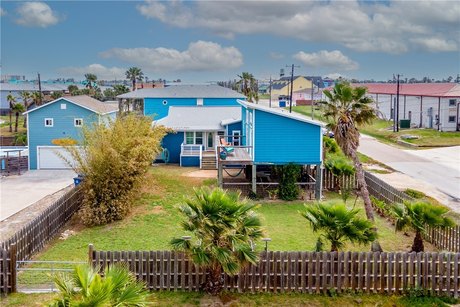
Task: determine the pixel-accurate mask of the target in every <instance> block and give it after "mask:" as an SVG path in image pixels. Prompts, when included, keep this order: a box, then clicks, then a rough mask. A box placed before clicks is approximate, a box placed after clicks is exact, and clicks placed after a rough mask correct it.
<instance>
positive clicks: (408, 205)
mask: <svg viewBox="0 0 460 307" xmlns="http://www.w3.org/2000/svg"><path fill="white" fill-rule="evenodd" d="M392 211H393V216H394V217H395V219H396V229H395V230H396V231H403V230H406V229H412V230H413V231H415V238H414V242H413V244H412V247H411V251H412V252H417V253H418V252H423V251H424V246H423V237H422V234H423V233H424V232H425V228H426V226H431V227H440V228H446V227H452V226H454V225H455V223H454V222H453V221H452V220H451V219H450V218H448V217H446V216H445V215H446V213H447V212H448V209H447V208H445V207H441V206H435V205H432V204H430V203H427V202H423V201H416V202H404V203H403V204H397V205H395V206H394V207H393V209H392Z"/></svg>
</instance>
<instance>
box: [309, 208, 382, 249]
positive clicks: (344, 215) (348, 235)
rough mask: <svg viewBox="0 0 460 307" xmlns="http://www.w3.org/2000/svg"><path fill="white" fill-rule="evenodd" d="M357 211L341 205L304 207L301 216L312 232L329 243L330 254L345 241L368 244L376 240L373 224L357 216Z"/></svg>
mask: <svg viewBox="0 0 460 307" xmlns="http://www.w3.org/2000/svg"><path fill="white" fill-rule="evenodd" d="M358 213H359V210H358V209H351V210H349V209H347V207H346V206H345V204H341V203H335V204H334V203H332V204H328V203H318V204H316V205H313V206H312V205H308V206H307V205H305V211H304V212H302V213H301V214H302V216H303V217H304V218H306V219H307V220H308V221H309V222H310V226H311V228H312V230H313V232H319V233H321V236H322V237H323V238H324V239H325V240H327V241H329V242H330V243H331V252H336V251H338V250H339V249H341V248H342V247H343V246H344V245H345V243H346V242H347V241H349V242H351V243H357V244H368V243H370V242H372V241H374V240H375V239H376V233H375V232H374V231H373V228H372V227H373V223H372V222H371V221H369V220H367V219H365V218H360V217H359V216H358Z"/></svg>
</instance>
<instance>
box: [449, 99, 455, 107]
mask: <svg viewBox="0 0 460 307" xmlns="http://www.w3.org/2000/svg"><path fill="white" fill-rule="evenodd" d="M456 103H457V100H456V99H449V107H455V104H456Z"/></svg>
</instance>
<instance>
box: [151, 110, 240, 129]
mask: <svg viewBox="0 0 460 307" xmlns="http://www.w3.org/2000/svg"><path fill="white" fill-rule="evenodd" d="M239 121H241V107H239V106H238V107H199V106H198V107H195V106H193V107H174V106H171V107H170V108H169V113H168V116H166V117H164V118H162V119H159V120H157V121H155V122H154V124H159V125H163V126H165V127H168V128H171V129H173V130H176V131H216V130H222V129H225V125H228V124H230V123H235V122H239Z"/></svg>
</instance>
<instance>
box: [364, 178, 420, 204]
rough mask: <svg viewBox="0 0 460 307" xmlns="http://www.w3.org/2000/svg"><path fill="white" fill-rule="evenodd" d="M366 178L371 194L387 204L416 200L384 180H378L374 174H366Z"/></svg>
mask: <svg viewBox="0 0 460 307" xmlns="http://www.w3.org/2000/svg"><path fill="white" fill-rule="evenodd" d="M364 178H365V179H366V184H367V189H368V191H369V194H370V195H372V196H374V197H375V198H377V199H380V200H383V201H384V202H385V203H387V204H395V203H402V202H404V201H407V200H408V201H412V200H414V199H413V198H412V197H410V196H409V195H407V194H406V193H404V191H400V190H398V189H395V188H394V187H392V186H391V185H389V184H388V183H386V182H385V181H383V180H382V179H379V178H377V177H376V176H375V175H374V174H371V173H369V172H364Z"/></svg>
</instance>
